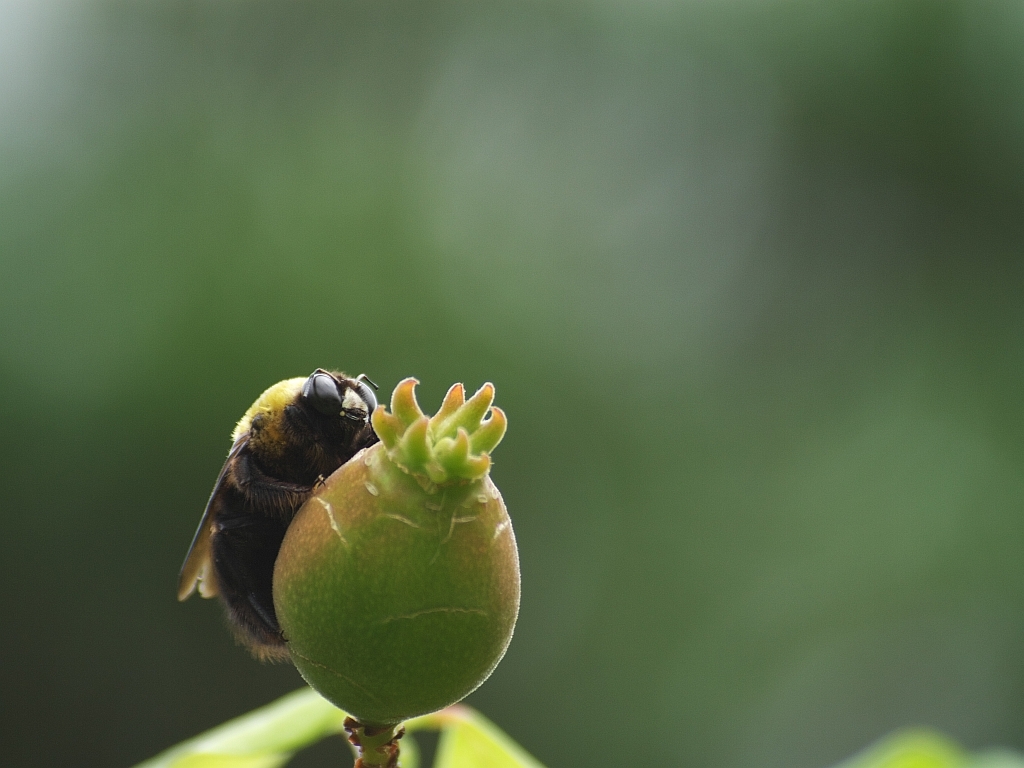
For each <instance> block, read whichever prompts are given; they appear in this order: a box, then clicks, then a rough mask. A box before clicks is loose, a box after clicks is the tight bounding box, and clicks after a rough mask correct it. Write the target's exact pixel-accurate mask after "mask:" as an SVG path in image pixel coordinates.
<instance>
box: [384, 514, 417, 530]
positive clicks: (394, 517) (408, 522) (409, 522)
mask: <svg viewBox="0 0 1024 768" xmlns="http://www.w3.org/2000/svg"><path fill="white" fill-rule="evenodd" d="M382 516H383V517H390V518H391V519H392V520H397V521H398V522H400V523H405V524H406V525H409V526H412V527H413V528H420V529H422V528H423V526H422V525H418V524H416V523H414V522H413V521H412V520H410V519H409V518H408V517H403V516H402V515H397V514H395V513H393V512H383V513H382Z"/></svg>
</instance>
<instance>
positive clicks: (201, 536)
mask: <svg viewBox="0 0 1024 768" xmlns="http://www.w3.org/2000/svg"><path fill="white" fill-rule="evenodd" d="M248 444H249V435H248V433H246V434H244V435H242V436H241V437H239V438H238V440H236V441H235V444H234V445H232V446H231V451H230V452H229V453H228V457H227V459H225V460H224V466H223V467H221V468H220V474H219V475H217V482H216V483H214V485H213V491H211V493H210V499H209V500H208V501H207V502H206V509H205V510H203V517H202V519H201V520H200V521H199V527H198V528H196V535H195V536H193V537H192V544H191V546H189V548H188V554H187V555H185V562H184V564H183V565H182V566H181V573H180V574H179V575H178V600H184V599H186V598H187V597H188V596H189V595H191V594H192V593H193V592H195V591H196V588H197V587H198V589H199V594H200V596H202V597H215V596H216V595H217V582H216V580H215V579H214V575H213V562H212V561H211V559H210V535H211V534H212V532H213V518H214V515H215V513H216V510H217V507H218V505H219V503H220V501H219V498H218V496H219V494H220V490H221V487H222V486H223V485H224V478H225V477H226V476H227V474H228V467H230V466H231V462H232V461H234V459H235V457H236V456H238V454H239V452H241V450H242V449H243V448H244V447H245V446H246V445H248Z"/></svg>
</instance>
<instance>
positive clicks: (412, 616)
mask: <svg viewBox="0 0 1024 768" xmlns="http://www.w3.org/2000/svg"><path fill="white" fill-rule="evenodd" d="M428 613H478V614H480V615H481V616H486V615H487V611H484V610H482V609H480V608H452V607H448V608H426V609H424V610H422V611H413V612H412V613H403V614H401V615H400V616H388V617H387V618H386V619H382V620H381V622H380V623H381V624H389V623H390V622H392V621H398V620H399V619H416V618H419V617H420V616H426V615H427V614H428Z"/></svg>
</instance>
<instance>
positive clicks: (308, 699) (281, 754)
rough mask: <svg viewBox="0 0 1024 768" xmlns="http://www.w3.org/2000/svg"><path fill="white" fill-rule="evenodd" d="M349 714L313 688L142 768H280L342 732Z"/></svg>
mask: <svg viewBox="0 0 1024 768" xmlns="http://www.w3.org/2000/svg"><path fill="white" fill-rule="evenodd" d="M345 717H346V715H345V713H344V712H342V711H341V710H340V709H338V708H337V707H335V706H334V705H333V704H331V703H330V702H328V701H327V700H325V699H323V698H322V697H321V696H320V695H319V694H317V693H316V692H315V691H313V690H312V689H310V688H303V689H302V690H299V691H295V692H294V693H290V694H288V695H287V696H282V697H281V698H280V699H278V700H277V701H275V702H273V703H272V704H268V705H267V706H265V707H260V708H259V709H256V710H253V711H252V712H250V713H248V714H246V715H242V716H241V717H238V718H235V719H234V720H230V721H228V722H226V723H224V724H223V725H220V726H217V727H216V728H213V729H212V730H209V731H207V732H206V733H203V734H200V735H199V736H196V737H195V738H194V739H189V740H188V741H183V742H182V743H181V744H178V745H177V746H174V747H171V748H170V749H168V750H167V751H165V752H161V753H160V754H159V755H157V756H156V757H154V758H152V759H150V760H147V761H145V762H144V763H140V764H139V765H138V766H136V768H276V766H279V765H284V764H285V763H286V762H287V761H288V760H289V759H290V758H291V756H292V754H294V753H295V752H297V751H298V750H300V749H302V748H303V747H308V746H310V745H311V744H314V743H316V742H317V741H319V740H320V739H322V738H324V737H325V736H330V735H331V734H335V733H338V732H340V731H341V730H342V723H344V721H345Z"/></svg>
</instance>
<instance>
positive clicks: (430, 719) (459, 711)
mask: <svg viewBox="0 0 1024 768" xmlns="http://www.w3.org/2000/svg"><path fill="white" fill-rule="evenodd" d="M406 727H407V728H408V730H417V729H418V728H440V729H441V740H440V742H439V743H438V746H437V758H436V760H435V762H434V768H544V766H543V765H541V764H540V763H539V762H537V761H536V760H535V759H534V758H533V757H532V756H530V755H529V754H528V753H527V752H526V751H525V750H524V749H523V748H522V747H520V746H519V745H518V744H516V743H515V742H514V741H512V739H510V738H509V737H508V735H506V734H505V732H504V731H502V730H501V729H500V728H498V726H496V725H495V724H494V723H492V722H491V721H490V720H488V719H487V718H486V717H484V716H483V715H481V714H480V713H479V712H477V711H476V710H475V709H471V708H470V707H466V706H462V705H458V704H457V705H455V706H453V707H448V709H446V710H443V711H441V712H437V713H435V714H433V715H427V716H426V717H420V718H416V719H414V720H410V721H409V722H408V723H407V726H406Z"/></svg>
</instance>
